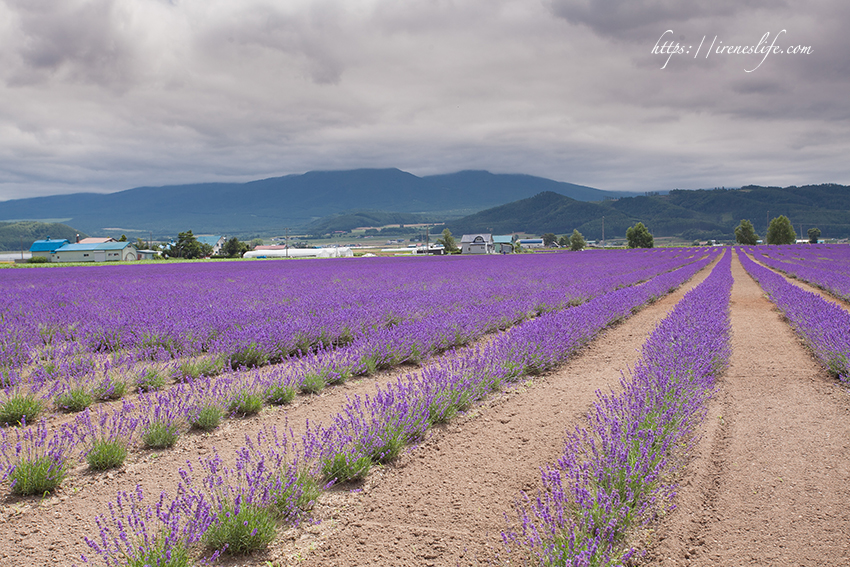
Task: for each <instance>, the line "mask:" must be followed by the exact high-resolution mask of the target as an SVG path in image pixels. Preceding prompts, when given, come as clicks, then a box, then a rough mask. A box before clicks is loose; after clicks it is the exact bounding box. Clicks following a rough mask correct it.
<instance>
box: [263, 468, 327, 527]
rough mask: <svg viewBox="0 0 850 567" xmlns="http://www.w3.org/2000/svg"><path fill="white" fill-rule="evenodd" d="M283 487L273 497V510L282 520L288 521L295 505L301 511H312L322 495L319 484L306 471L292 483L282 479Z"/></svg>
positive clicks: (299, 474)
mask: <svg viewBox="0 0 850 567" xmlns="http://www.w3.org/2000/svg"><path fill="white" fill-rule="evenodd" d="M281 485H282V486H283V488H281V489H280V490H279V491H278V492H277V493H276V494H274V495H272V509H273V510H274V511H275V512H276V513H277V515H278V517H280V518H281V519H288V516H289V514H290V511H291V510H292V506H293V505H294V506H295V507H297V508H300V509H301V510H309V509H311V508H312V507H313V504H314V503H315V502H316V500H318V499H319V495H320V494H321V493H322V487H321V486H319V482H318V481H317V480H316V478H315V477H313V475H311V474H310V473H309V472H308V471H306V470H302V471H300V472H299V473H298V474H297V475H296V476H295V478H294V479H292V481H291V482H288V479H286V478H282V479H281Z"/></svg>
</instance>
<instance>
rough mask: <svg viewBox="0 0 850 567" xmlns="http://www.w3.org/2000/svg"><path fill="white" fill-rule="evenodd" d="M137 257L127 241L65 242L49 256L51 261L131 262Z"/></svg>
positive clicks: (133, 248) (133, 247) (134, 248)
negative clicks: (97, 242)
mask: <svg viewBox="0 0 850 567" xmlns="http://www.w3.org/2000/svg"><path fill="white" fill-rule="evenodd" d="M138 259H139V255H138V253H137V252H136V247H135V246H133V245H132V244H130V243H129V242H102V243H99V244H83V243H74V244H65V246H62V247H61V248H57V249H56V251H54V252H53V254H51V256H50V261H51V262H119V261H121V262H132V261H135V260H138Z"/></svg>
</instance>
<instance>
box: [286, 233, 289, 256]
mask: <svg viewBox="0 0 850 567" xmlns="http://www.w3.org/2000/svg"><path fill="white" fill-rule="evenodd" d="M286 257H287V258H289V227H286Z"/></svg>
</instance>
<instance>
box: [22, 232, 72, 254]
mask: <svg viewBox="0 0 850 567" xmlns="http://www.w3.org/2000/svg"><path fill="white" fill-rule="evenodd" d="M66 244H68V239H67V238H62V239H59V240H51V239H50V237H49V236H48V237H47V239H46V240H36V241H35V242H33V243H32V246H30V252H32V256H33V258H36V257H38V256H41V257H42V258H48V259H49V258H50V256H51V254H53V253H54V252H55V251H56V250H57V249H59V248H61V247H63V246H65V245H66Z"/></svg>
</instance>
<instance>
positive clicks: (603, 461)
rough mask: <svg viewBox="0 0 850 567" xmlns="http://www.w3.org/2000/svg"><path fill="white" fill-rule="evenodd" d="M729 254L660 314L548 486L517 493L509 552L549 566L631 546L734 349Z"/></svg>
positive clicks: (667, 489)
mask: <svg viewBox="0 0 850 567" xmlns="http://www.w3.org/2000/svg"><path fill="white" fill-rule="evenodd" d="M730 261H731V256H730V255H729V254H726V256H725V257H724V259H723V260H722V261H721V263H720V264H718V266H717V267H716V268H715V269H714V271H713V272H712V274H711V275H710V276H709V278H707V279H706V280H705V281H704V282H703V283H702V284H701V285H700V286H698V287H697V288H696V289H694V290H692V291H691V292H689V293H688V294H687V295H686V296H685V297H684V299H683V300H682V301H681V302H679V304H678V305H677V306H676V307H675V309H674V310H673V312H672V313H671V314H670V315H669V316H668V317H667V318H666V319H664V321H662V323H661V324H660V325H659V326H658V328H657V329H656V330H655V331H654V332H653V334H652V335H651V337H650V338H649V340H648V341H647V343H646V344H645V345H644V348H643V352H642V355H641V359H640V360H639V362H638V363H637V364H636V366H635V368H634V369H633V371H632V374H631V379H630V380H627V379H625V378H624V379H623V380H622V382H621V386H622V393H620V394H613V393H612V394H608V395H601V394H600V397H599V400H598V402H597V403H596V405H595V407H594V410H593V411H592V412H591V414H590V415H589V416H588V424H587V425H586V426H583V427H578V428H576V430H575V431H574V432H573V433H571V434H569V435H568V436H567V439H566V443H565V452H564V455H563V457H561V459H559V460H558V462H557V463H555V464H554V465H552V466H549V467H547V468H546V469H545V470H544V471H543V474H542V482H543V487H544V488H543V490H542V491H541V492H539V493H538V494H537V496H536V497H529V496H527V495H523V497H522V498H521V499H520V501H519V502H518V506H517V508H518V513H519V520H520V525H521V527H520V528H519V531H513V530H510V531H507V532H504V533H503V537H504V540H505V544H506V546H507V547H508V550H509V552H511V553H512V554H517V555H520V556H523V557H525V558H527V559H529V560H530V561H531V562H533V563H537V564H539V565H545V566H553V565H570V566H602V565H621V564H622V563H623V562H624V561H627V560H628V559H629V557H631V556H632V555H633V554H634V553H635V550H633V549H630V548H628V547H627V546H626V545H625V542H626V536H627V534H628V532H629V530H630V529H631V528H632V527H633V526H635V525H636V524H638V523H641V522H645V521H647V520H648V519H650V518H651V517H652V515H653V512H654V511H655V510H657V509H659V508H661V507H663V506H665V501H664V498H668V497H669V496H670V495H671V494H672V492H673V486H671V483H670V479H671V478H672V472H673V471H674V470H675V469H676V468H677V467H679V466H681V465H682V463H683V462H684V458H685V456H686V455H687V452H688V450H689V448H690V446H691V438H692V436H693V432H694V431H695V429H696V427H698V425H699V423H700V422H701V420H702V418H703V416H704V412H705V402H706V400H707V398H708V397H709V396H710V394H711V391H712V387H713V378H714V376H715V374H716V373H717V372H718V371H719V370H720V369H722V368H723V367H724V365H725V361H726V360H727V358H728V354H729V347H728V335H729V323H728V302H729V293H730V290H731V285H732V277H731V271H730Z"/></svg>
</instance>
